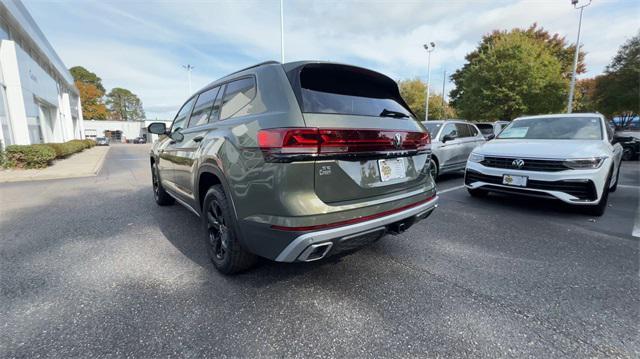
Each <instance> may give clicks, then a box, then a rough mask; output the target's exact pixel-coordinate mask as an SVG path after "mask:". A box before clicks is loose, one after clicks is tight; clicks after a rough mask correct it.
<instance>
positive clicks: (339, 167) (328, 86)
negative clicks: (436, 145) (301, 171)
mask: <svg viewBox="0 0 640 359" xmlns="http://www.w3.org/2000/svg"><path fill="white" fill-rule="evenodd" d="M298 71H299V72H298V73H297V74H295V75H294V76H293V77H292V76H291V74H289V75H290V79H292V78H293V81H292V85H293V88H294V92H296V96H297V97H298V100H299V102H300V104H301V106H300V107H301V109H302V112H303V117H304V121H305V124H306V126H307V127H313V128H318V129H319V131H320V138H321V145H320V154H319V157H318V160H316V162H315V184H314V186H315V191H316V194H317V195H318V197H319V198H320V199H322V200H323V201H324V202H327V203H331V202H339V201H352V200H358V199H364V198H370V197H376V196H382V195H388V194H392V193H396V192H398V191H403V190H409V189H411V188H414V187H416V186H418V185H420V184H421V183H423V182H424V181H425V180H426V179H427V177H428V171H426V170H425V164H426V161H427V144H426V143H427V139H428V135H427V133H426V130H425V129H424V127H423V126H422V125H421V124H420V123H419V122H418V121H416V120H415V118H414V116H413V114H412V112H411V111H410V110H409V108H408V106H407V105H406V103H405V102H404V100H403V99H402V97H401V96H400V94H399V92H398V87H397V85H396V83H395V82H394V81H393V80H391V79H390V78H388V77H386V76H384V75H381V74H379V73H376V72H373V71H369V70H366V69H362V68H357V67H352V66H345V65H336V64H311V65H307V66H305V67H304V68H302V69H298ZM420 139H422V140H420ZM416 141H417V142H416ZM420 141H422V142H421V143H422V144H421V145H420V144H418V142H420Z"/></svg>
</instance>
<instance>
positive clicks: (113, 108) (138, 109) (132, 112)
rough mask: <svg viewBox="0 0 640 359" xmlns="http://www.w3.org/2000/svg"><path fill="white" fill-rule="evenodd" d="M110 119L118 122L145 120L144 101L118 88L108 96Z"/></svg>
mask: <svg viewBox="0 0 640 359" xmlns="http://www.w3.org/2000/svg"><path fill="white" fill-rule="evenodd" d="M107 106H108V107H109V111H110V117H111V119H113V120H118V121H138V120H144V117H145V115H144V109H143V108H142V101H140V98H138V96H136V94H134V93H133V92H131V91H129V90H127V89H124V88H120V87H116V88H114V89H112V90H111V91H109V93H108V94H107Z"/></svg>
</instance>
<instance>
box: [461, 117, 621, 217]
mask: <svg viewBox="0 0 640 359" xmlns="http://www.w3.org/2000/svg"><path fill="white" fill-rule="evenodd" d="M612 142H613V131H612V130H611V128H610V127H609V126H607V123H606V120H605V118H604V117H603V116H602V115H600V114H598V113H576V114H560V115H543V116H530V117H520V118H517V119H515V120H513V121H512V122H511V124H510V125H509V126H508V127H507V128H505V129H504V130H503V131H502V132H501V133H500V135H498V137H497V138H496V139H495V140H493V141H490V142H487V143H485V144H484V145H482V146H480V147H477V148H476V149H475V150H474V151H473V152H472V153H471V155H469V159H468V161H467V168H466V170H465V179H464V183H465V186H466V187H467V190H468V191H469V193H470V194H471V195H472V196H483V195H486V194H487V193H488V192H489V191H492V192H506V193H517V194H524V195H531V196H537V197H550V198H556V199H559V200H561V201H563V202H566V203H570V204H573V205H581V206H586V207H587V209H588V210H589V212H590V213H591V214H594V215H598V216H600V215H602V214H603V213H604V211H605V209H606V207H607V199H608V197H609V192H614V191H615V190H616V187H617V185H618V174H619V172H620V160H621V157H622V146H620V144H619V143H615V144H613V143H612Z"/></svg>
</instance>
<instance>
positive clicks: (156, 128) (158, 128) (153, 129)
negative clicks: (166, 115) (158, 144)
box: [147, 122, 167, 135]
mask: <svg viewBox="0 0 640 359" xmlns="http://www.w3.org/2000/svg"><path fill="white" fill-rule="evenodd" d="M147 130H148V131H149V132H150V133H154V134H156V135H165V134H166V133H167V125H165V124H164V123H163V122H154V123H152V124H150V125H149V127H147Z"/></svg>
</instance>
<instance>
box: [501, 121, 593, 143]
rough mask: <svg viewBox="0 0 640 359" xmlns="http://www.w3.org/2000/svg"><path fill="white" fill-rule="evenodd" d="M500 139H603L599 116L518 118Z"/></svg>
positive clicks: (504, 131)
mask: <svg viewBox="0 0 640 359" xmlns="http://www.w3.org/2000/svg"><path fill="white" fill-rule="evenodd" d="M498 138H499V139H528V140H534V139H535V140H601V139H602V126H601V124H600V119H599V118H597V117H541V118H528V119H522V120H517V121H514V122H512V123H511V125H509V126H508V127H507V128H505V129H504V130H503V131H502V132H501V133H500V135H499V136H498Z"/></svg>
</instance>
